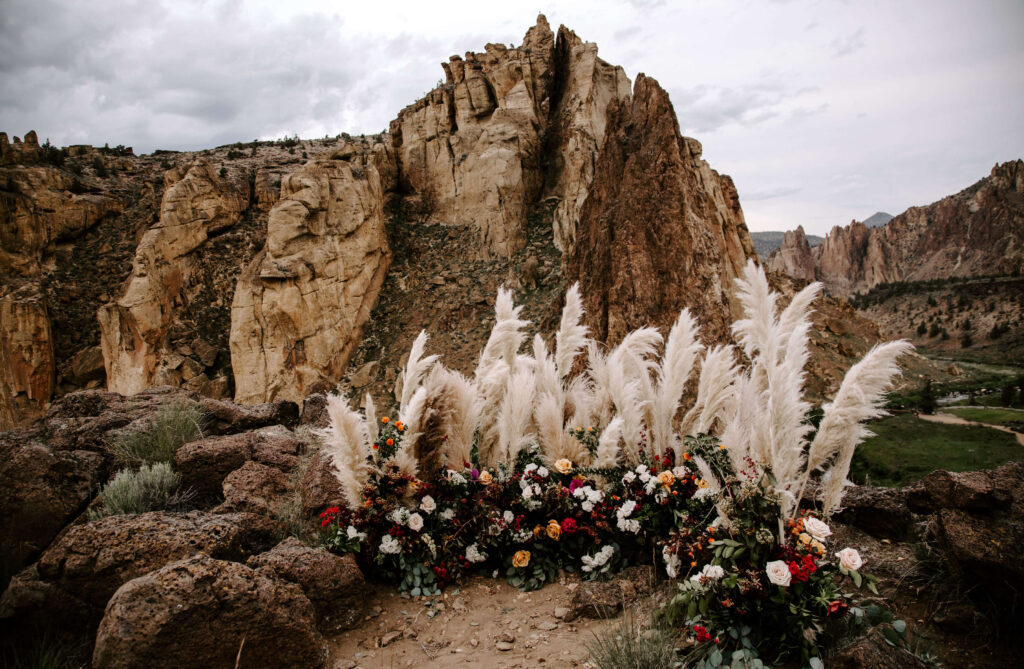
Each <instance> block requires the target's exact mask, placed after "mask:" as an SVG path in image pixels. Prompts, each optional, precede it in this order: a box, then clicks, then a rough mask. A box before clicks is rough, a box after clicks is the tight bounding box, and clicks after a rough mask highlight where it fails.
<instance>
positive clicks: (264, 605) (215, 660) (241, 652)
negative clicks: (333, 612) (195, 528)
mask: <svg viewBox="0 0 1024 669" xmlns="http://www.w3.org/2000/svg"><path fill="white" fill-rule="evenodd" d="M325 660H326V652H325V648H324V644H323V639H322V638H321V636H320V633H319V632H318V631H317V628H316V619H315V613H314V610H313V605H312V604H311V603H310V602H309V600H308V599H307V598H306V596H305V595H303V593H302V589H301V588H300V587H299V586H297V585H295V584H293V583H288V582H286V581H282V580H279V579H276V578H274V577H272V576H271V575H270V573H269V572H266V571H261V570H254V569H251V568H249V567H246V566H245V565H241V564H237V563H234V562H225V561H222V560H215V559H213V558H211V557H208V556H206V555H196V556H195V557H191V558H188V559H187V560H182V561H180V562H175V563H173V564H169V565H167V566H165V567H163V568H162V569H159V570H157V571H155V572H152V573H149V574H146V575H144V576H141V577H139V578H136V579H134V580H132V581H129V582H128V583H125V584H124V585H123V586H122V587H121V588H120V589H119V590H118V591H117V592H116V594H114V596H113V597H112V598H111V600H110V603H109V604H108V605H107V608H106V613H105V614H104V616H103V621H102V622H101V623H100V627H99V631H98V633H97V635H96V648H95V651H94V653H93V666H94V667H96V669H129V668H131V669H135V668H140V669H141V668H142V667H146V668H147V669H148V668H154V669H155V668H157V667H174V668H175V669H190V668H195V669H218V668H221V667H224V668H226V669H232V668H235V667H252V668H257V667H258V668H260V669H266V668H271V667H281V668H284V667H296V668H300V667H301V668H302V669H307V668H315V667H321V666H323V665H324V662H325Z"/></svg>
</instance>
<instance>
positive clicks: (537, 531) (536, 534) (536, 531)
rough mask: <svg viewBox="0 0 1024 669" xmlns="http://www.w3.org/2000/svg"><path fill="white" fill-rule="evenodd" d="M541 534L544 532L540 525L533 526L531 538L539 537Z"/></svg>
mask: <svg viewBox="0 0 1024 669" xmlns="http://www.w3.org/2000/svg"><path fill="white" fill-rule="evenodd" d="M542 534H544V528H543V527H542V526H541V525H538V526H536V527H534V528H533V538H534V539H540V535H542Z"/></svg>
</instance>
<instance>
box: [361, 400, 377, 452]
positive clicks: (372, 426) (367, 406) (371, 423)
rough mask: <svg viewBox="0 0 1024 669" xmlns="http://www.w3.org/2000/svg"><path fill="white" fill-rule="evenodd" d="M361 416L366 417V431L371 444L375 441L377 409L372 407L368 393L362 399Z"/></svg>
mask: <svg viewBox="0 0 1024 669" xmlns="http://www.w3.org/2000/svg"><path fill="white" fill-rule="evenodd" d="M363 415H364V416H366V431H367V435H368V437H369V439H370V443H371V444H372V443H373V442H375V441H377V408H376V407H375V406H374V405H373V396H372V395H370V393H366V396H365V397H363Z"/></svg>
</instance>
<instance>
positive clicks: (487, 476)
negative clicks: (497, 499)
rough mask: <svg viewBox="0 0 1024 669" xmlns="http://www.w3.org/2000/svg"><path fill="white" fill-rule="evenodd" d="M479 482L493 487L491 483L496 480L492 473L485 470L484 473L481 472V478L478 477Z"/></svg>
mask: <svg viewBox="0 0 1024 669" xmlns="http://www.w3.org/2000/svg"><path fill="white" fill-rule="evenodd" d="M477 480H478V481H480V483H483V484H484V485H491V481H492V480H494V477H493V476H491V473H490V472H489V471H487V470H486V469H485V470H484V471H482V472H480V476H478V477H477Z"/></svg>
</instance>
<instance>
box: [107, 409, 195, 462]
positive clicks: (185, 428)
mask: <svg viewBox="0 0 1024 669" xmlns="http://www.w3.org/2000/svg"><path fill="white" fill-rule="evenodd" d="M201 423H202V412H201V411H200V410H199V407H198V406H197V405H195V404H193V403H192V402H183V401H177V402H172V403H171V404H168V405H167V406H165V407H163V408H161V409H160V410H159V411H157V412H156V414H155V415H154V416H153V419H152V421H151V422H150V424H149V425H148V426H147V427H145V428H143V429H138V430H131V429H128V430H122V431H121V432H120V433H118V434H117V436H116V437H114V440H113V442H111V443H110V444H108V445H107V451H108V452H109V453H110V454H111V455H113V456H114V459H115V460H117V462H118V463H120V464H122V465H125V466H127V467H136V466H138V465H142V464H152V463H154V462H172V461H173V460H174V454H175V453H177V452H178V449H179V448H180V447H181V446H182V445H183V444H187V443H188V442H190V441H193V440H194V439H195V438H196V437H200V436H202V425H201Z"/></svg>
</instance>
